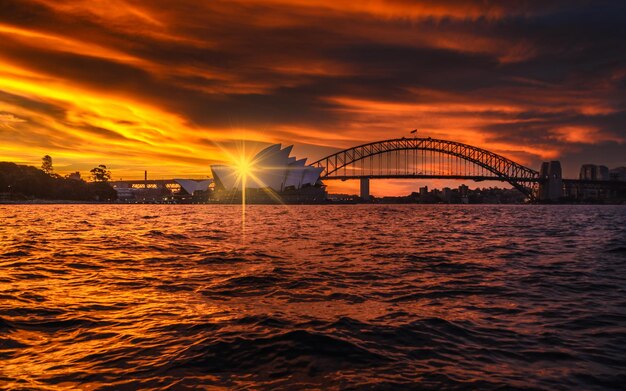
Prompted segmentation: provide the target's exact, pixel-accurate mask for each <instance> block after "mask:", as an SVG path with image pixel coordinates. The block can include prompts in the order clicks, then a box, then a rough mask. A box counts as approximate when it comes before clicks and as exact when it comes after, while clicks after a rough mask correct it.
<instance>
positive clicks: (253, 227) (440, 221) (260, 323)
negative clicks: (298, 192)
mask: <svg viewBox="0 0 626 391" xmlns="http://www.w3.org/2000/svg"><path fill="white" fill-rule="evenodd" d="M624 384H626V207H624V206H459V205H451V206H447V205H439V206H437V205H435V206H432V205H398V206H392V205H389V206H387V205H385V206H375V205H347V206H289V207H283V206H249V207H248V208H247V213H246V220H245V226H244V225H242V216H241V207H238V206H223V205H189V206H182V205H172V206H167V205H23V206H16V205H10V206H9V205H5V206H0V388H7V389H16V390H18V389H29V390H30V389H45V390H57V389H73V388H82V389H138V388H149V389H194V388H207V387H210V386H215V387H218V388H222V387H223V388H228V389H233V388H235V389H248V388H250V389H270V388H273V389H294V388H324V389H345V388H356V389H363V388H364V389H403V388H411V389H415V388H422V389H441V388H447V389H468V388H469V389H495V388H506V389H512V388H520V389H529V388H530V389H620V388H621V387H623V385H624Z"/></svg>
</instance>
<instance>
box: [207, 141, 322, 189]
mask: <svg viewBox="0 0 626 391" xmlns="http://www.w3.org/2000/svg"><path fill="white" fill-rule="evenodd" d="M292 148H293V146H292V145H290V146H288V147H286V148H284V149H283V148H281V145H280V144H274V145H270V146H269V147H267V148H265V149H263V150H262V151H261V152H259V153H257V154H256V155H255V156H254V158H252V159H251V169H250V171H251V172H250V175H248V176H247V178H246V188H250V189H262V188H268V187H269V188H271V189H272V190H274V191H277V192H278V191H282V190H283V189H284V188H286V187H288V186H293V187H295V188H296V189H299V188H300V187H302V186H304V185H306V184H309V185H315V184H316V183H317V181H318V180H319V176H320V174H321V172H322V171H323V168H319V167H311V166H305V164H306V159H299V160H298V159H296V158H295V157H290V156H289V155H290V154H291V150H292ZM211 172H212V173H213V178H214V179H215V183H216V186H217V187H218V188H224V189H225V190H241V187H242V183H241V182H242V178H241V175H240V172H239V171H238V169H237V168H236V167H234V166H227V165H212V166H211Z"/></svg>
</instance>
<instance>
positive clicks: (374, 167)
mask: <svg viewBox="0 0 626 391" xmlns="http://www.w3.org/2000/svg"><path fill="white" fill-rule="evenodd" d="M312 165H313V166H316V167H322V168H324V171H322V173H321V175H320V178H321V179H322V180H325V181H327V180H349V179H360V180H361V194H362V196H363V195H365V196H369V180H370V179H392V178H423V179H466V180H474V181H484V180H490V181H502V182H508V183H510V184H511V185H512V186H513V187H515V188H516V189H518V190H519V191H521V192H522V193H523V194H524V195H526V196H527V197H529V198H530V199H535V198H536V194H537V187H538V183H539V181H540V175H539V172H537V171H535V170H533V169H530V168H528V167H525V166H523V165H521V164H518V163H516V162H514V161H512V160H510V159H507V158H505V157H504V156H501V155H498V154H495V153H493V152H490V151H487V150H485V149H481V148H477V147H474V146H471V145H467V144H462V143H458V142H454V141H447V140H438V139H433V138H430V137H428V138H417V137H415V138H404V137H403V138H398V139H391V140H384V141H377V142H373V143H368V144H363V145H359V146H356V147H352V148H348V149H345V150H343V151H339V152H337V153H334V154H332V155H329V156H327V157H325V158H322V159H320V160H318V161H316V162H314V163H313V164H312Z"/></svg>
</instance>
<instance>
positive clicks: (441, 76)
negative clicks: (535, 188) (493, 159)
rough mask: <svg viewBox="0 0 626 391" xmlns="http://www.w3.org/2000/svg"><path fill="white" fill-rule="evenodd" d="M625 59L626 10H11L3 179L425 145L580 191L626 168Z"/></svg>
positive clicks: (453, 1)
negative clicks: (19, 167)
mask: <svg viewBox="0 0 626 391" xmlns="http://www.w3.org/2000/svg"><path fill="white" fill-rule="evenodd" d="M625 42H626V3H625V2H623V1H602V0H595V1H576V0H568V1H564V0H563V1H561V0H541V1H534V0H528V1H515V2H503V1H487V0H480V1H479V0H475V1H474V0H463V1H461V0H427V1H409V0H388V1H382V0H364V1H358V2H357V1H354V2H348V1H337V0H317V1H313V0H231V1H219V0H212V1H197V0H177V1H164V0H150V1H138V0H85V1H83V0H70V1H64V0H0V161H14V162H17V163H23V164H33V165H37V166H39V165H40V162H41V157H42V156H43V155H46V154H49V155H51V156H52V158H53V162H54V165H55V168H56V170H57V172H60V173H68V172H72V171H77V170H78V171H82V172H83V174H86V173H87V171H88V170H89V169H91V168H93V167H94V166H96V165H98V164H106V165H107V166H108V167H109V168H110V169H111V170H112V172H113V177H114V178H115V179H119V178H127V179H130V178H139V177H142V176H143V171H144V170H148V172H149V176H151V177H153V178H166V177H168V178H169V177H194V178H202V177H206V176H207V175H209V173H210V170H209V165H210V164H213V163H219V162H224V161H225V160H227V156H228V151H231V150H233V149H234V148H236V145H237V143H238V141H237V140H241V139H245V140H250V141H251V142H259V143H260V144H259V145H262V144H263V143H282V144H283V145H291V144H293V145H294V153H295V154H296V155H297V156H298V157H308V158H309V161H314V160H317V159H319V158H322V157H324V156H326V155H328V154H330V153H333V152H336V151H338V150H341V149H344V148H348V147H351V146H355V145H359V144H363V143H366V142H371V141H377V140H384V139H389V138H397V137H402V136H408V135H409V131H410V130H412V129H414V128H418V129H419V130H420V135H422V136H427V137H428V136H429V137H433V138H441V139H447V140H453V141H458V142H464V143H467V144H470V145H474V146H478V147H482V148H485V149H488V150H490V151H493V152H495V153H498V154H501V155H504V156H506V157H508V158H510V159H512V160H514V161H516V162H518V163H521V164H524V165H527V166H529V167H532V168H535V169H538V168H539V166H540V163H541V162H542V161H545V160H554V159H559V160H561V161H562V163H563V166H564V169H565V175H566V176H568V177H575V176H576V175H577V173H578V169H579V167H580V165H581V164H583V163H597V164H605V165H607V166H609V167H616V166H623V165H626V158H625V156H626V144H625V140H626V61H625V59H626V50H624V49H625ZM379 182H380V183H378V184H373V185H372V188H373V192H374V193H375V194H376V193H377V192H379V193H380V192H384V193H385V194H389V195H394V194H405V193H407V192H410V191H413V190H415V189H417V187H418V186H422V185H424V184H431V185H437V184H438V182H432V183H428V182H424V181H422V182H416V181H385V182H382V181H379ZM333 186H336V185H333ZM341 186H344V188H350V186H353V185H350V184H343V185H339V187H341ZM354 186H356V184H354ZM481 186H482V185H481Z"/></svg>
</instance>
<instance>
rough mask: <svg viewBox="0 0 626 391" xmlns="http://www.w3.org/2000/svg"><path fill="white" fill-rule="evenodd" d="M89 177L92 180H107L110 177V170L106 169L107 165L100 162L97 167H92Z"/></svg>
mask: <svg viewBox="0 0 626 391" xmlns="http://www.w3.org/2000/svg"><path fill="white" fill-rule="evenodd" d="M89 172H90V173H91V179H92V180H93V181H94V182H108V181H109V179H111V171H110V170H108V169H107V166H105V165H104V164H100V165H99V166H98V167H96V168H93V169H92V170H91V171H89Z"/></svg>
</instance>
